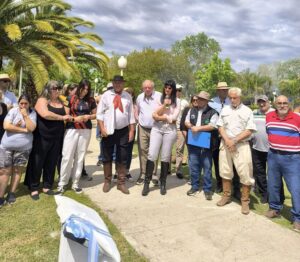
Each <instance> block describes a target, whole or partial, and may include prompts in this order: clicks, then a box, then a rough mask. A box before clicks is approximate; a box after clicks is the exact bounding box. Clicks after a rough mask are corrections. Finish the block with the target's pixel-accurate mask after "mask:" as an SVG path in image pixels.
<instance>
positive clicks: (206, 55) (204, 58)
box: [172, 33, 221, 72]
mask: <svg viewBox="0 0 300 262" xmlns="http://www.w3.org/2000/svg"><path fill="white" fill-rule="evenodd" d="M172 52H173V53H174V54H176V55H183V56H185V57H186V59H187V60H188V61H189V63H190V65H191V67H192V69H193V72H195V71H197V70H198V69H199V68H200V67H201V66H202V65H203V64H207V63H209V61H210V59H211V58H212V56H213V55H214V54H218V53H219V52H221V47H220V45H219V43H218V42H217V41H216V40H214V39H212V38H209V37H208V36H207V35H206V34H205V33H198V34H197V35H191V36H187V37H186V38H185V39H183V40H181V41H176V42H175V43H174V44H173V45H172Z"/></svg>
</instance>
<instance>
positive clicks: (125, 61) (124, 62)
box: [118, 56, 127, 76]
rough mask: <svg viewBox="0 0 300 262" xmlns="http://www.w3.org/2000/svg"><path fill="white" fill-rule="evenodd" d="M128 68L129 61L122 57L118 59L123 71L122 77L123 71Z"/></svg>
mask: <svg viewBox="0 0 300 262" xmlns="http://www.w3.org/2000/svg"><path fill="white" fill-rule="evenodd" d="M126 66H127V59H126V58H125V57H124V56H121V57H120V58H119V59H118V67H119V68H120V69H121V76H123V69H125V68H126Z"/></svg>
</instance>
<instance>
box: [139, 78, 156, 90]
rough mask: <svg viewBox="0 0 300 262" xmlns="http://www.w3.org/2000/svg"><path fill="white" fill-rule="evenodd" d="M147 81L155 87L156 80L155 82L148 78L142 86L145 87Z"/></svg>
mask: <svg viewBox="0 0 300 262" xmlns="http://www.w3.org/2000/svg"><path fill="white" fill-rule="evenodd" d="M146 83H150V85H151V87H152V88H154V82H153V81H152V80H149V79H146V80H145V81H144V82H143V84H142V87H144V85H145V84H146Z"/></svg>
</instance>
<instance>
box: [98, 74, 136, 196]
mask: <svg viewBox="0 0 300 262" xmlns="http://www.w3.org/2000/svg"><path fill="white" fill-rule="evenodd" d="M112 81H113V89H112V90H108V91H106V92H105V93H104V94H103V95H102V97H101V100H100V102H99V104H98V108H97V120H98V124H99V127H100V132H101V136H102V145H103V156H104V157H103V171H104V177H105V181H104V185H103V192H104V193H107V192H109V190H110V185H111V179H112V153H113V150H114V147H115V146H116V170H117V173H118V186H117V189H118V190H120V191H121V192H122V193H124V194H129V190H128V189H127V188H126V186H125V180H126V161H127V146H128V142H129V141H132V140H133V139H134V124H135V120H134V112H133V102H132V98H131V96H130V95H129V94H128V93H127V92H123V89H124V82H125V80H124V79H123V76H118V75H116V76H114V78H113V80H112Z"/></svg>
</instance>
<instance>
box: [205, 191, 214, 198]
mask: <svg viewBox="0 0 300 262" xmlns="http://www.w3.org/2000/svg"><path fill="white" fill-rule="evenodd" d="M204 195H205V198H206V200H212V192H210V191H208V192H204Z"/></svg>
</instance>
